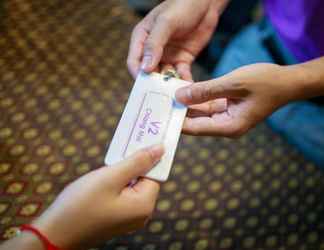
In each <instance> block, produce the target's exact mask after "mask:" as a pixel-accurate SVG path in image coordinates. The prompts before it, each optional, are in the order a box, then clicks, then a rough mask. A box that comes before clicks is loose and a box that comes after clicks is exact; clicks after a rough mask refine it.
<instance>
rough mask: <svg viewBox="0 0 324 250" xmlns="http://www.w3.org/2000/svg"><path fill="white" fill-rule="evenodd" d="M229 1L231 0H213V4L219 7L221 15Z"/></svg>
mask: <svg viewBox="0 0 324 250" xmlns="http://www.w3.org/2000/svg"><path fill="white" fill-rule="evenodd" d="M229 2H230V0H213V1H212V4H213V5H214V6H215V8H216V9H217V12H218V14H219V15H221V14H222V13H223V11H224V10H225V9H226V7H227V6H228V4H229Z"/></svg>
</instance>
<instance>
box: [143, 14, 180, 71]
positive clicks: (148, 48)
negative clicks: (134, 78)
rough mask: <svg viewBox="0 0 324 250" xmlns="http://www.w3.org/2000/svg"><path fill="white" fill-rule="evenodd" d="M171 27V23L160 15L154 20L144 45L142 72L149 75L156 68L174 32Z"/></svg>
mask: <svg viewBox="0 0 324 250" xmlns="http://www.w3.org/2000/svg"><path fill="white" fill-rule="evenodd" d="M173 27H174V25H173V24H172V21H170V20H169V19H168V18H164V17H163V16H162V15H160V16H158V17H157V18H156V20H155V22H154V23H153V24H152V27H151V29H150V34H149V35H148V37H147V39H146V41H145V43H144V48H143V49H144V52H143V61H142V66H141V69H142V70H144V71H145V72H147V73H150V72H152V71H153V70H154V69H155V68H156V67H157V66H158V64H159V63H160V61H161V58H162V54H163V50H164V47H165V45H166V44H167V42H168V40H169V38H170V36H171V34H172V32H173V30H174V28H173Z"/></svg>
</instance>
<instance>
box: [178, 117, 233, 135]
mask: <svg viewBox="0 0 324 250" xmlns="http://www.w3.org/2000/svg"><path fill="white" fill-rule="evenodd" d="M230 129H231V128H230V125H229V124H228V123H220V122H216V121H215V120H214V119H212V118H211V117H198V118H188V117H187V118H186V119H185V122H184V125H183V129H182V132H183V133H185V134H189V135H194V136H198V135H200V136H203V135H210V136H225V137H227V136H231V133H230Z"/></svg>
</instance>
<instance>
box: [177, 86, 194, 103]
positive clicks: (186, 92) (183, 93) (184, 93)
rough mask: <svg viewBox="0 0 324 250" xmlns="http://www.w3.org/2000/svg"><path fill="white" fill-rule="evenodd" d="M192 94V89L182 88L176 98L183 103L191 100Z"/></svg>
mask: <svg viewBox="0 0 324 250" xmlns="http://www.w3.org/2000/svg"><path fill="white" fill-rule="evenodd" d="M191 97H192V94H191V89H190V88H181V89H179V90H178V91H177V92H176V98H177V100H178V101H180V102H181V103H185V102H186V101H189V100H191Z"/></svg>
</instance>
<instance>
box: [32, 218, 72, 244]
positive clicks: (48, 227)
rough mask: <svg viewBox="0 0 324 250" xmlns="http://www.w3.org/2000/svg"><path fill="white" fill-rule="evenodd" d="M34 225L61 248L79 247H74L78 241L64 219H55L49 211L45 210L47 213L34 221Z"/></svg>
mask: <svg viewBox="0 0 324 250" xmlns="http://www.w3.org/2000/svg"><path fill="white" fill-rule="evenodd" d="M32 226H34V227H35V228H37V229H38V230H39V231H40V232H41V233H42V234H43V235H45V236H46V237H47V238H48V240H49V241H50V242H51V243H52V244H54V245H55V246H57V247H59V248H60V249H64V250H74V249H77V248H75V247H74V246H75V245H76V243H75V242H74V241H73V240H72V232H69V231H68V229H67V227H66V226H65V225H64V224H62V221H60V220H59V219H55V218H54V217H52V216H51V215H50V214H49V213H48V214H47V212H45V214H43V215H41V217H39V218H37V219H36V220H35V221H34V222H33V223H32Z"/></svg>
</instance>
